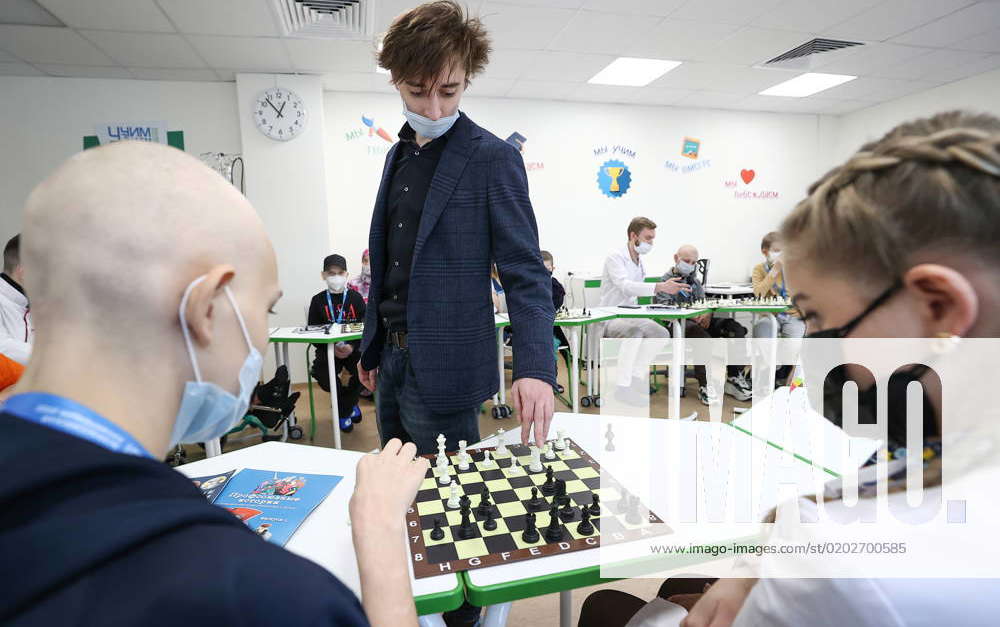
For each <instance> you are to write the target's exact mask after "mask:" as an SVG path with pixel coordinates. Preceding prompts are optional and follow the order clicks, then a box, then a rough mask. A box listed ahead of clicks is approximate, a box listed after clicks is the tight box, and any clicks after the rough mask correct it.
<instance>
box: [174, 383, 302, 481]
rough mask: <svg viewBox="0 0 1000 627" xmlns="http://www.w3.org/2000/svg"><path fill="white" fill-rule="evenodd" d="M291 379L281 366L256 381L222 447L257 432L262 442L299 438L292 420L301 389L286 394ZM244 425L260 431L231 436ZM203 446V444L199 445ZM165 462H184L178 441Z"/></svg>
mask: <svg viewBox="0 0 1000 627" xmlns="http://www.w3.org/2000/svg"><path fill="white" fill-rule="evenodd" d="M290 389H291V380H290V379H289V378H288V368H287V367H286V366H280V367H278V369H277V370H276V371H275V373H274V378H273V379H271V380H270V381H268V382H266V383H258V384H257V387H256V388H254V391H253V395H252V396H251V397H250V407H249V408H248V409H247V413H246V415H245V416H243V420H241V421H240V424H238V425H236V426H235V427H233V428H232V429H230V430H229V431H228V432H227V433H226V435H224V436H222V439H221V444H222V446H223V447H225V445H226V442H227V441H230V442H235V441H242V440H246V439H248V438H251V437H256V436H257V435H260V439H261V441H262V442H271V441H276V440H280V441H282V442H284V441H286V440H289V439H290V440H301V439H302V427H300V426H299V425H298V423H297V421H296V419H295V403H296V402H298V400H299V396H300V395H301V394H302V393H301V392H293V393H291V394H289V392H290ZM247 428H250V429H252V430H253V429H255V430H257V431H259V434H258V433H256V432H253V431H251V432H250V433H247V434H245V435H242V436H240V437H239V438H231V437H230V436H232V435H234V434H236V433H240V432H242V431H245V430H246V429H247ZM199 446H201V447H202V448H204V444H199ZM168 462H169V463H170V465H172V466H179V465H181V464H184V463H187V453H186V452H185V451H184V447H183V445H180V444H178V445H177V447H176V448H175V449H174V450H173V451H172V452H171V454H170V456H169V458H168Z"/></svg>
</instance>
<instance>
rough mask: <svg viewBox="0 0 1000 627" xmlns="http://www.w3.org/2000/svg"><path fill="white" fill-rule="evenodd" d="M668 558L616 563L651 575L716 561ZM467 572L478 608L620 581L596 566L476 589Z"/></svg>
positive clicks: (744, 540) (703, 557)
mask: <svg viewBox="0 0 1000 627" xmlns="http://www.w3.org/2000/svg"><path fill="white" fill-rule="evenodd" d="M664 537H669V536H664ZM760 538H761V536H760V534H754V535H752V536H745V537H742V538H737V539H734V540H726V541H725V542H719V543H712V544H706V545H703V546H722V545H731V544H738V543H748V542H750V541H753V540H759V539H760ZM671 557H672V559H671V560H670V562H671V563H670V565H669V566H667V567H664V565H663V564H662V559H663V556H662V555H659V556H655V557H654V556H650V557H642V558H636V559H633V560H628V561H626V562H622V563H620V564H616V566H624V565H629V564H636V565H638V566H640V567H641V566H642V563H643V562H650V563H653V562H656V563H657V568H656V569H655V570H653V571H650V572H660V571H663V570H665V568H678V567H681V566H687V565H690V564H697V563H701V562H706V561H712V560H715V559H718V557H717V556H716V557H713V556H712V555H711V554H702V553H690V554H685V555H673V556H671ZM469 572H471V571H463V572H461V573H459V576H460V577H462V579H463V581H464V582H465V593H466V594H465V596H466V598H467V599H468V601H469V603H471V604H472V605H477V606H479V607H485V606H487V605H497V604H498V603H507V602H508V601H520V600H521V599H530V598H532V597H537V596H542V595H543V594H551V593H554V592H563V591H566V590H576V589H578V588H586V587H589V586H595V585H597V584H600V583H608V582H611V581H617V580H618V579H620V578H605V577H601V567H600V565H597V566H587V567H585V568H578V569H575V570H567V571H564V572H561V573H552V574H550V575H539V576H538V577H528V578H526V579H518V580H516V581H509V582H505V583H500V584H495V585H490V586H477V585H475V584H473V583H472V582H471V581H470V580H469Z"/></svg>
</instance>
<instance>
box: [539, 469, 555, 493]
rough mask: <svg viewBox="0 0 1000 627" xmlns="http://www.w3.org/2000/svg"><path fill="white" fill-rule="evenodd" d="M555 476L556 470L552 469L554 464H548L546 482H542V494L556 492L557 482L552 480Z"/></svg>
mask: <svg viewBox="0 0 1000 627" xmlns="http://www.w3.org/2000/svg"><path fill="white" fill-rule="evenodd" d="M553 476H554V471H553V470H552V466H546V467H545V483H543V484H542V494H544V495H545V496H552V495H553V494H555V491H556V484H555V482H554V481H552V477H553Z"/></svg>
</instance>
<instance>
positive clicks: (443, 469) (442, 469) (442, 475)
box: [437, 460, 451, 485]
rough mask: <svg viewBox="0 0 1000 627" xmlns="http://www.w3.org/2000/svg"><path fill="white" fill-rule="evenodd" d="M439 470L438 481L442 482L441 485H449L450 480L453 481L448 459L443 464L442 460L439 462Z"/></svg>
mask: <svg viewBox="0 0 1000 627" xmlns="http://www.w3.org/2000/svg"><path fill="white" fill-rule="evenodd" d="M437 471H438V483H440V484H441V485H448V482H449V481H451V473H450V472H449V471H448V462H447V460H446V461H445V463H443V464H442V463H441V462H438V465H437Z"/></svg>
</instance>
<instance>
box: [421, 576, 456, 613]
mask: <svg viewBox="0 0 1000 627" xmlns="http://www.w3.org/2000/svg"><path fill="white" fill-rule="evenodd" d="M464 574H465V573H459V574H458V576H457V577H455V587H454V588H453V589H451V590H445V591H444V592H434V593H432V594H425V595H423V596H419V597H414V598H413V603H414V605H416V607H417V614H419V615H420V616H424V615H427V614H440V613H441V612H447V611H449V610H454V609H458V608H459V607H461V606H462V603H463V602H464V601H465V579H464V577H462V575H464Z"/></svg>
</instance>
